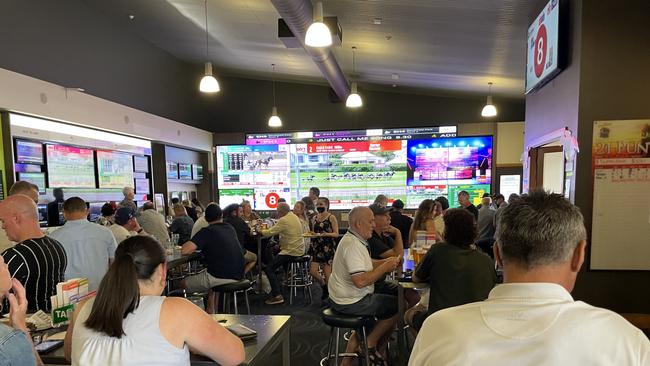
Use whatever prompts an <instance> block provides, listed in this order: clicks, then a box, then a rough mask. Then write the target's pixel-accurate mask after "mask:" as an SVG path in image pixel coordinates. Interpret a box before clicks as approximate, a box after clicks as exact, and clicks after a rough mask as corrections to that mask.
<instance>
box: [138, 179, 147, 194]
mask: <svg viewBox="0 0 650 366" xmlns="http://www.w3.org/2000/svg"><path fill="white" fill-rule="evenodd" d="M135 193H136V194H150V193H151V190H150V189H149V179H136V180H135Z"/></svg>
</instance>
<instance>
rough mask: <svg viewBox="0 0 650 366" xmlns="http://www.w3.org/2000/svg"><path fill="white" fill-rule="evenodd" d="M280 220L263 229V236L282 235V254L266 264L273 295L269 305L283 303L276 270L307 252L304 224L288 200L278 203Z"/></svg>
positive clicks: (267, 301)
mask: <svg viewBox="0 0 650 366" xmlns="http://www.w3.org/2000/svg"><path fill="white" fill-rule="evenodd" d="M277 211H278V222H276V223H275V225H273V227H271V228H270V229H266V230H262V231H261V234H262V236H263V237H269V236H274V235H280V254H278V256H277V257H275V258H273V261H272V262H271V263H270V264H269V265H267V266H266V268H265V269H264V271H265V272H266V276H267V277H268V279H269V282H270V284H271V297H270V298H268V299H267V300H266V301H265V303H266V304H267V305H275V304H282V303H283V302H284V298H283V297H282V293H281V290H282V288H281V287H280V286H281V282H280V279H279V278H278V277H277V275H276V274H275V271H276V270H277V269H278V268H280V267H282V266H284V265H285V264H287V263H289V262H290V261H291V260H292V259H293V258H295V257H301V256H303V255H304V254H305V241H304V240H303V237H302V234H303V232H302V224H301V223H300V219H299V218H298V216H296V215H295V214H294V213H293V212H291V208H290V207H289V205H288V204H287V203H286V202H281V203H278V207H277Z"/></svg>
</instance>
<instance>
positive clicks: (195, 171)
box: [192, 164, 203, 180]
mask: <svg viewBox="0 0 650 366" xmlns="http://www.w3.org/2000/svg"><path fill="white" fill-rule="evenodd" d="M192 179H194V180H203V165H199V164H192Z"/></svg>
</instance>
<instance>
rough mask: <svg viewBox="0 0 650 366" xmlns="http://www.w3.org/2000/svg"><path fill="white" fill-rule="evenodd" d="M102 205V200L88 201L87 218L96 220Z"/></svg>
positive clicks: (92, 220) (100, 212) (100, 213)
mask: <svg viewBox="0 0 650 366" xmlns="http://www.w3.org/2000/svg"><path fill="white" fill-rule="evenodd" d="M102 206H104V202H90V203H89V204H88V220H89V221H91V222H95V221H97V219H98V218H99V217H100V216H101V215H102Z"/></svg>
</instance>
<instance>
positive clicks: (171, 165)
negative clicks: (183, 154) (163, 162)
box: [167, 161, 178, 179]
mask: <svg viewBox="0 0 650 366" xmlns="http://www.w3.org/2000/svg"><path fill="white" fill-rule="evenodd" d="M167 179H178V163H176V162H173V161H168V162H167Z"/></svg>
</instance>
